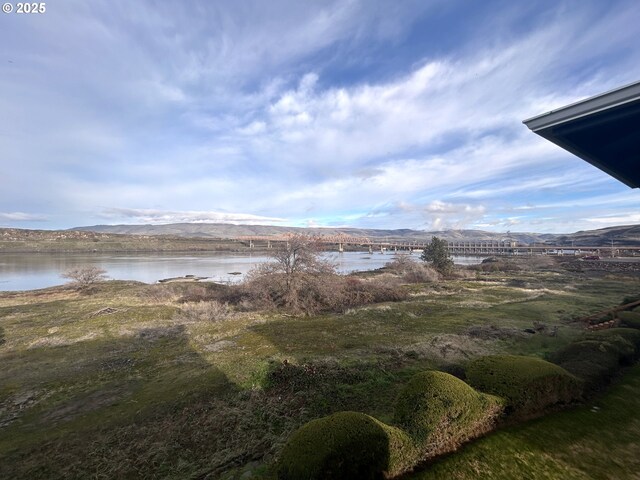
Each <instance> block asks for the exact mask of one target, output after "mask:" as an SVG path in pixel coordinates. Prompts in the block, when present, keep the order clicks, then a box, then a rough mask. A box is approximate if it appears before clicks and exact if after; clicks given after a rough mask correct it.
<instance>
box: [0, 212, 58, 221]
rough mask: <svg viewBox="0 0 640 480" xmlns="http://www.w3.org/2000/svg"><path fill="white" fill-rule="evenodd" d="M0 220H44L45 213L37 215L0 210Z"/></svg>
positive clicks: (45, 218) (45, 219)
mask: <svg viewBox="0 0 640 480" xmlns="http://www.w3.org/2000/svg"><path fill="white" fill-rule="evenodd" d="M0 220H5V221H11V222H46V221H47V220H48V217H47V216H46V215H38V214H32V213H24V212H0Z"/></svg>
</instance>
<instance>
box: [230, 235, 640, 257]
mask: <svg viewBox="0 0 640 480" xmlns="http://www.w3.org/2000/svg"><path fill="white" fill-rule="evenodd" d="M292 237H294V235H289V234H287V235H262V236H261V235H251V236H243V237H238V238H236V239H234V240H235V241H237V242H240V243H242V244H244V245H246V246H248V247H249V248H256V249H271V248H274V247H276V246H277V245H278V244H281V243H286V242H289V241H290V240H291V238H292ZM309 238H310V239H311V240H312V241H313V242H315V243H317V244H318V245H320V246H321V248H326V249H328V250H334V249H335V250H337V251H339V252H343V251H344V250H345V249H348V250H356V251H357V250H362V251H367V250H368V251H369V253H372V252H373V251H380V252H384V251H393V252H416V251H417V252H421V251H422V250H423V249H424V248H426V247H427V246H428V245H429V244H430V241H398V240H386V239H385V240H382V239H379V238H378V239H370V238H368V237H358V236H349V235H316V236H309ZM447 248H448V249H449V253H450V254H451V255H462V256H501V255H505V256H509V255H519V256H526V255H597V256H602V257H620V256H637V255H640V246H633V245H629V246H626V245H613V246H612V247H609V246H586V245H583V246H580V245H550V244H537V245H536V244H533V245H526V244H521V243H518V242H514V241H511V240H503V241H486V240H472V241H448V242H447Z"/></svg>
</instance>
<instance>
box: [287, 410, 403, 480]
mask: <svg viewBox="0 0 640 480" xmlns="http://www.w3.org/2000/svg"><path fill="white" fill-rule="evenodd" d="M414 452H415V450H414V448H413V445H412V441H411V439H410V438H409V437H408V436H407V435H406V434H405V433H404V432H403V431H402V430H400V429H398V428H395V427H391V426H389V425H385V424H384V423H382V422H380V421H378V420H376V419H375V418H373V417H370V416H369V415H365V414H363V413H357V412H339V413H335V414H333V415H330V416H328V417H324V418H320V419H317V420H312V421H311V422H309V423H307V424H306V425H303V426H302V427H301V428H300V429H298V430H297V431H296V432H294V434H293V435H292V436H291V438H290V439H289V441H288V442H287V444H286V445H285V447H284V449H283V451H282V455H281V456H280V461H279V463H278V478H279V479H280V480H300V479H305V480H316V479H331V480H333V479H342V478H344V479H347V478H353V479H356V478H357V479H382V478H385V477H387V476H392V475H397V474H398V473H400V472H401V471H403V470H406V469H408V468H409V467H410V466H411V465H413V464H414V463H415V453H414Z"/></svg>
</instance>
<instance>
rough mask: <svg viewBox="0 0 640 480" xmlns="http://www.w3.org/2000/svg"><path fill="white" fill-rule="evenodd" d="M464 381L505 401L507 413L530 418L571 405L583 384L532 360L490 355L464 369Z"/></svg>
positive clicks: (551, 367)
mask: <svg viewBox="0 0 640 480" xmlns="http://www.w3.org/2000/svg"><path fill="white" fill-rule="evenodd" d="M466 372H467V381H468V382H469V384H471V385H472V386H473V387H475V388H477V389H478V390H481V391H483V392H487V393H491V394H493V395H498V396H499V397H502V398H504V399H505V400H506V403H507V413H510V414H512V415H515V416H521V415H523V416H525V415H532V414H537V413H540V412H542V411H543V410H544V409H545V408H547V407H549V406H552V405H556V404H565V403H570V402H572V401H574V400H576V399H578V398H579V397H580V396H581V394H582V383H581V382H580V380H579V379H577V378H576V377H574V376H573V375H571V374H570V373H569V372H567V371H566V370H565V369H563V368H561V367H559V366H558V365H554V364H553V363H549V362H546V361H544V360H542V359H539V358H534V357H521V356H516V355H491V356H487V357H481V358H478V359H476V360H474V361H472V362H471V363H470V364H469V365H468V366H467V370H466Z"/></svg>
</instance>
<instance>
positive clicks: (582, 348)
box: [551, 328, 640, 390]
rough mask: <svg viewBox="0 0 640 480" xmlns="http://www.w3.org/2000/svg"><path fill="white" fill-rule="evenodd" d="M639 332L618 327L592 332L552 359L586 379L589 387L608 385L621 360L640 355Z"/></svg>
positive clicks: (552, 356) (557, 353) (553, 355)
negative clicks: (639, 353)
mask: <svg viewBox="0 0 640 480" xmlns="http://www.w3.org/2000/svg"><path fill="white" fill-rule="evenodd" d="M639 345H640V332H637V331H636V330H633V329H627V328H615V329H610V330H603V331H599V332H593V333H590V334H588V335H587V336H585V337H584V339H583V340H578V341H575V342H573V343H570V344H569V345H567V346H566V347H564V348H562V349H560V350H558V351H557V352H555V353H554V354H552V355H551V360H552V361H553V362H555V363H557V364H558V365H560V366H561V367H562V368H564V369H565V370H567V371H568V372H570V373H572V374H573V375H575V376H576V377H578V378H581V379H582V380H583V381H584V382H585V387H586V388H587V389H588V390H596V389H598V388H600V387H602V386H603V385H605V384H606V383H607V382H608V381H609V379H610V378H611V377H612V376H613V375H615V373H616V372H617V371H618V369H619V366H620V364H621V363H631V362H632V361H633V360H634V359H635V358H636V356H637V354H638V351H639V347H638V346H639Z"/></svg>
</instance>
